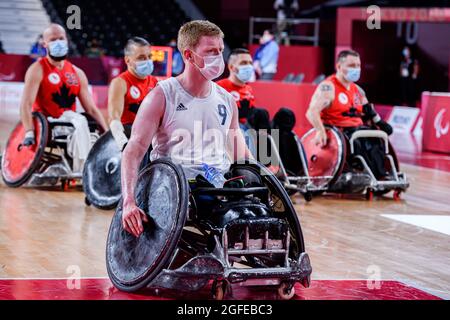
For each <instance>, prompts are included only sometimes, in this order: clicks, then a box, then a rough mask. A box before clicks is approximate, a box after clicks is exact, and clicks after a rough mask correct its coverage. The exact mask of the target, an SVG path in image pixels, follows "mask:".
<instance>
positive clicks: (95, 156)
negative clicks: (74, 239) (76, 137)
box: [83, 131, 122, 210]
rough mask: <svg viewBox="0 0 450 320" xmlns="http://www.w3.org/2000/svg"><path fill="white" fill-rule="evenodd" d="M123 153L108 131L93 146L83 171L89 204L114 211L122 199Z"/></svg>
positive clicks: (84, 186)
mask: <svg viewBox="0 0 450 320" xmlns="http://www.w3.org/2000/svg"><path fill="white" fill-rule="evenodd" d="M121 158H122V153H121V151H120V150H119V147H118V146H117V143H116V142H115V140H114V137H113V136H112V134H111V131H107V132H106V133H105V134H103V135H102V136H101V137H100V138H99V139H98V140H97V141H96V142H95V144H94V145H93V146H92V149H91V150H90V151H89V156H88V158H87V160H86V163H85V165H84V169H83V190H84V193H85V195H86V200H87V201H88V203H90V204H92V205H93V206H95V207H97V208H99V209H106V210H108V209H113V208H115V207H116V206H117V204H118V203H119V200H120V197H121V185H120V164H121Z"/></svg>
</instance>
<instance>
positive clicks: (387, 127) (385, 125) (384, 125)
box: [376, 120, 394, 136]
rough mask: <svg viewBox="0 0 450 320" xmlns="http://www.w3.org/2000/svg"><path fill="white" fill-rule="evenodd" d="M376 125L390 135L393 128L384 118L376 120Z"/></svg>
mask: <svg viewBox="0 0 450 320" xmlns="http://www.w3.org/2000/svg"><path fill="white" fill-rule="evenodd" d="M376 125H377V126H378V127H379V128H380V130H382V131H384V132H386V133H387V134H388V136H390V135H391V134H392V132H394V130H393V129H392V126H391V125H390V124H389V123H387V122H386V121H384V120H380V121H378V122H377V123H376Z"/></svg>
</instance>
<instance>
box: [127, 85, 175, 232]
mask: <svg viewBox="0 0 450 320" xmlns="http://www.w3.org/2000/svg"><path fill="white" fill-rule="evenodd" d="M165 108H166V99H165V96H164V92H163V90H162V89H161V87H159V86H157V87H155V88H154V89H153V90H152V91H151V92H150V93H149V94H148V95H147V96H146V97H145V99H144V100H143V101H142V103H141V106H140V107H139V110H138V113H137V115H136V119H135V120H134V123H133V127H132V130H131V136H130V140H129V141H128V144H127V146H126V147H125V150H124V152H123V154H122V167H121V170H122V195H123V214H122V224H123V228H124V229H125V230H126V231H128V232H129V233H131V234H133V235H134V236H136V237H138V236H139V235H140V234H141V233H142V232H143V231H144V228H143V226H142V220H144V221H147V216H146V215H145V213H144V212H142V210H140V209H139V208H138V207H137V206H136V201H135V198H134V189H135V186H136V182H137V177H138V170H139V165H140V163H141V161H142V159H143V158H144V154H145V153H146V152H147V150H148V148H149V146H150V143H151V141H152V140H153V136H154V135H155V133H156V131H157V130H158V127H159V125H160V123H161V119H162V117H163V115H164V110H165Z"/></svg>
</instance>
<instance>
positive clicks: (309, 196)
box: [303, 192, 313, 202]
mask: <svg viewBox="0 0 450 320" xmlns="http://www.w3.org/2000/svg"><path fill="white" fill-rule="evenodd" d="M303 198H305V201H306V202H310V201H311V200H312V198H313V195H312V193H311V192H307V193H305V194H304V195H303Z"/></svg>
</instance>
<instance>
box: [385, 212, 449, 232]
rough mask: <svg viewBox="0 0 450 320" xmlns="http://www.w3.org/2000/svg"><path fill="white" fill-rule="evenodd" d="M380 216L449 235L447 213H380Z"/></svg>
mask: <svg viewBox="0 0 450 320" xmlns="http://www.w3.org/2000/svg"><path fill="white" fill-rule="evenodd" d="M380 216H382V217H384V218H388V219H392V220H395V221H398V222H402V223H405V224H409V225H413V226H416V227H419V228H422V229H427V230H431V231H434V232H438V233H441V234H445V235H447V236H450V216H449V215H431V214H430V215H426V214H380Z"/></svg>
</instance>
